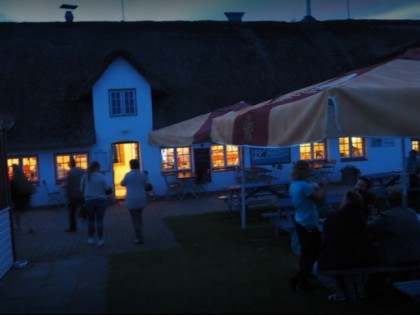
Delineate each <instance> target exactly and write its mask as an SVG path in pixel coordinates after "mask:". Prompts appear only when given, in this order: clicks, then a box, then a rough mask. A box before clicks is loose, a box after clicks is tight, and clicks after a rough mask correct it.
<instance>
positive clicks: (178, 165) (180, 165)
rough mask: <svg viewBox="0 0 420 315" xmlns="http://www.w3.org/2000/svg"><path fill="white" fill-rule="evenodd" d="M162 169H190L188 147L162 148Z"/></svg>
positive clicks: (189, 151)
mask: <svg viewBox="0 0 420 315" xmlns="http://www.w3.org/2000/svg"><path fill="white" fill-rule="evenodd" d="M160 155H161V158H162V171H164V172H165V171H177V170H190V169H191V150H190V148H189V147H179V148H162V149H160Z"/></svg>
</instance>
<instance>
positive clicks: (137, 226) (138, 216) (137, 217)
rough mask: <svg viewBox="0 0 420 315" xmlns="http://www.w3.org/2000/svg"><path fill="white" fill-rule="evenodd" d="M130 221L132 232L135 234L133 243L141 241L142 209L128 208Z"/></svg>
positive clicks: (142, 240)
mask: <svg viewBox="0 0 420 315" xmlns="http://www.w3.org/2000/svg"><path fill="white" fill-rule="evenodd" d="M130 216H131V222H132V223H133V228H134V233H135V235H136V239H135V241H134V242H135V243H139V244H141V243H143V242H144V239H143V219H142V217H143V209H131V210H130Z"/></svg>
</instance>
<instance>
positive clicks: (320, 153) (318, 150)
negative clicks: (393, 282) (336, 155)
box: [313, 142, 326, 160]
mask: <svg viewBox="0 0 420 315" xmlns="http://www.w3.org/2000/svg"><path fill="white" fill-rule="evenodd" d="M313 147H314V149H313V152H315V156H314V160H324V159H325V157H326V154H325V143H324V142H315V143H313Z"/></svg>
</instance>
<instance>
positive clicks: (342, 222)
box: [313, 191, 377, 301]
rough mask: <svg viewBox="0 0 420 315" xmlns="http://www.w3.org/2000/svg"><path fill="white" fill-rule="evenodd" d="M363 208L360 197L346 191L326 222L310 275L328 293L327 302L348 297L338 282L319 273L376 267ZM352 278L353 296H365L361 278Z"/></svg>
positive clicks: (373, 248)
mask: <svg viewBox="0 0 420 315" xmlns="http://www.w3.org/2000/svg"><path fill="white" fill-rule="evenodd" d="M362 208H363V198H362V196H361V195H360V194H359V193H358V192H356V191H347V192H346V193H345V194H344V197H343V200H342V202H341V204H340V207H339V209H338V210H337V211H336V212H334V213H332V214H330V215H329V216H328V217H327V218H326V219H325V222H324V226H323V232H322V244H321V250H320V254H319V260H318V261H317V262H316V263H315V264H314V267H313V271H314V274H315V276H316V277H317V278H318V280H319V281H320V282H321V284H323V285H324V286H325V287H327V288H328V289H329V290H331V293H332V294H331V295H329V296H328V299H329V300H332V301H344V300H346V299H347V297H346V294H345V291H344V290H343V288H342V287H341V285H340V280H339V279H340V278H339V277H337V276H334V275H328V274H323V273H322V271H327V270H339V269H351V268H357V267H367V266H372V265H375V264H376V263H377V255H376V251H375V247H374V245H373V242H372V241H371V238H370V236H369V234H368V231H367V226H366V220H365V216H364V214H363V212H362ZM351 277H352V278H351V281H352V282H353V283H354V284H355V288H356V294H357V295H358V297H363V296H364V295H365V294H366V293H365V287H364V277H363V276H362V275H355V276H351Z"/></svg>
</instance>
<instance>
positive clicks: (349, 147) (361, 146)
mask: <svg viewBox="0 0 420 315" xmlns="http://www.w3.org/2000/svg"><path fill="white" fill-rule="evenodd" d="M338 141H339V148H338V149H339V151H340V157H341V158H345V159H354V158H355V159H360V158H366V152H365V139H364V138H361V137H342V138H339V140H338Z"/></svg>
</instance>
